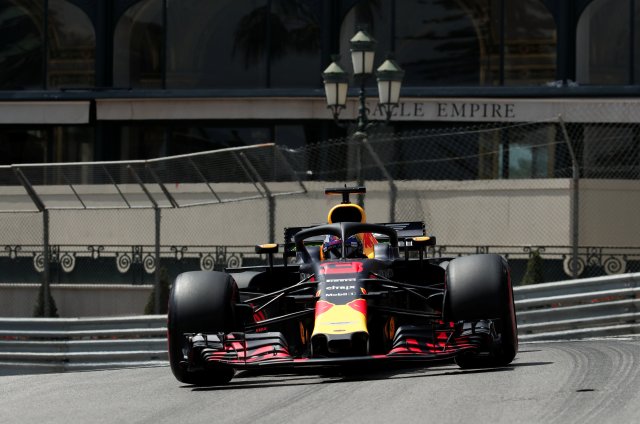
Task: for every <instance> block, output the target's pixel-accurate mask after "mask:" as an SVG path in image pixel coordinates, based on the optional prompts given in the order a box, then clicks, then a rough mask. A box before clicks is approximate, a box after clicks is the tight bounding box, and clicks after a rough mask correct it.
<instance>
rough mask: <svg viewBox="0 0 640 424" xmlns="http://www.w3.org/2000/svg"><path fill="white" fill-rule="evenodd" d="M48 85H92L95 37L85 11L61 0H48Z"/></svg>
mask: <svg viewBox="0 0 640 424" xmlns="http://www.w3.org/2000/svg"><path fill="white" fill-rule="evenodd" d="M48 19H49V37H48V38H47V41H48V70H47V71H48V72H47V78H48V87H49V88H80V87H82V88H84V87H92V86H94V85H95V45H96V37H95V33H94V31H93V26H92V24H91V22H90V21H89V18H88V17H87V15H85V14H84V12H82V11H81V10H80V9H78V8H77V7H75V6H73V5H72V4H70V3H69V2H67V1H64V0H49V13H48Z"/></svg>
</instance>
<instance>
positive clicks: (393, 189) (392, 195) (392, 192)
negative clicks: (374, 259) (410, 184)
mask: <svg viewBox="0 0 640 424" xmlns="http://www.w3.org/2000/svg"><path fill="white" fill-rule="evenodd" d="M362 144H363V145H364V147H366V149H367V152H368V153H369V155H371V158H372V159H373V161H374V162H375V164H376V166H377V167H378V168H379V169H380V172H382V175H384V177H385V178H386V179H387V182H388V183H389V222H395V221H396V201H397V197H398V187H397V186H396V183H395V181H394V180H393V177H392V176H391V174H390V173H389V171H387V168H386V167H385V166H384V162H382V159H380V156H378V154H377V153H376V152H375V150H373V147H371V144H370V143H369V139H368V138H367V137H366V135H365V136H364V137H362Z"/></svg>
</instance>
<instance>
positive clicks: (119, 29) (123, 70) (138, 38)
mask: <svg viewBox="0 0 640 424" xmlns="http://www.w3.org/2000/svg"><path fill="white" fill-rule="evenodd" d="M162 43H163V29H162V0H145V1H141V2H139V3H137V4H136V5H135V6H133V7H131V8H130V9H128V10H127V11H126V12H125V14H124V15H123V16H122V18H120V20H119V21H118V24H117V25H116V29H115V34H114V42H113V69H114V70H113V85H114V86H115V87H126V88H162Z"/></svg>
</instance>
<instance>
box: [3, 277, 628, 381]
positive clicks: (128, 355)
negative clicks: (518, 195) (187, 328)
mask: <svg viewBox="0 0 640 424" xmlns="http://www.w3.org/2000/svg"><path fill="white" fill-rule="evenodd" d="M514 296H515V304H516V313H517V317H518V332H519V339H520V341H521V342H533V341H549V340H571V339H583V338H589V337H611V336H622V335H631V334H640V273H634V274H625V275H617V276H610V277H597V278H589V279H579V280H572V281H562V282H556V283H546V284H538V285H532V286H526V287H516V288H515V289H514ZM166 332H167V328H166V316H165V315H153V316H135V317H122V318H85V319H77V318H76V319H65V318H58V319H34V318H30V319H22V318H0V373H2V372H3V369H4V370H5V372H8V371H13V372H15V371H20V370H25V371H31V372H33V371H42V372H44V371H68V370H81V369H96V368H122V367H131V366H136V367H140V366H155V365H166V364H167V358H168V356H167V344H166V343H167V342H166Z"/></svg>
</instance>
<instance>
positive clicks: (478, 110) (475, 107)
mask: <svg viewBox="0 0 640 424" xmlns="http://www.w3.org/2000/svg"><path fill="white" fill-rule="evenodd" d="M367 106H368V107H369V111H370V115H369V116H370V118H371V119H372V120H378V119H384V117H385V115H384V111H383V110H382V108H381V107H380V106H379V105H378V104H373V103H371V104H367ZM516 106H517V105H516V104H515V103H509V102H483V101H479V102H473V101H458V102H457V101H444V100H428V101H405V102H401V103H400V104H399V105H398V107H396V108H395V109H394V111H393V113H392V115H391V116H392V119H393V118H395V119H396V120H398V121H516V120H517V118H518V116H517V107H516Z"/></svg>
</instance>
